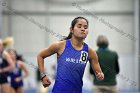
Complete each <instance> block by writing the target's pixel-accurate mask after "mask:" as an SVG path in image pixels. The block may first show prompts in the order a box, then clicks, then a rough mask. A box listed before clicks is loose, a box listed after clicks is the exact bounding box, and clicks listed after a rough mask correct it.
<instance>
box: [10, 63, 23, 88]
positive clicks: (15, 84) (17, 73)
mask: <svg viewBox="0 0 140 93" xmlns="http://www.w3.org/2000/svg"><path fill="white" fill-rule="evenodd" d="M21 76H22V71H21V69H20V68H19V67H18V64H17V63H16V65H15V68H14V70H13V71H12V72H11V73H10V78H11V86H12V87H21V86H23V81H22V80H21V81H19V82H16V81H15V79H16V78H17V77H21Z"/></svg>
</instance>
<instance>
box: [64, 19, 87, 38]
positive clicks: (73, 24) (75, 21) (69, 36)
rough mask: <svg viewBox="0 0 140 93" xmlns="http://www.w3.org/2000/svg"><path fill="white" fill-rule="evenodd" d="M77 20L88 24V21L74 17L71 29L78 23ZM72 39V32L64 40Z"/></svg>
mask: <svg viewBox="0 0 140 93" xmlns="http://www.w3.org/2000/svg"><path fill="white" fill-rule="evenodd" d="M79 19H84V20H86V22H87V24H88V20H87V19H86V18H84V17H76V18H74V19H73V20H72V22H71V28H72V29H73V28H74V26H75V24H76V23H77V22H78V20H79ZM71 37H72V32H70V33H69V35H68V36H67V37H66V38H65V40H67V39H70V38H71Z"/></svg>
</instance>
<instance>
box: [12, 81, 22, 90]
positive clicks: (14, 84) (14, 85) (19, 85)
mask: <svg viewBox="0 0 140 93" xmlns="http://www.w3.org/2000/svg"><path fill="white" fill-rule="evenodd" d="M11 87H12V88H14V89H15V90H17V89H18V88H20V87H23V81H22V80H21V81H20V82H11Z"/></svg>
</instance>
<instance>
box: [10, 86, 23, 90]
mask: <svg viewBox="0 0 140 93" xmlns="http://www.w3.org/2000/svg"><path fill="white" fill-rule="evenodd" d="M11 87H12V88H13V89H14V90H17V89H18V88H20V87H23V85H20V86H11Z"/></svg>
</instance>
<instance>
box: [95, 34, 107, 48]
mask: <svg viewBox="0 0 140 93" xmlns="http://www.w3.org/2000/svg"><path fill="white" fill-rule="evenodd" d="M108 45H109V42H108V39H107V37H106V36H104V35H100V36H98V38H97V46H98V47H99V48H107V47H108Z"/></svg>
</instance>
